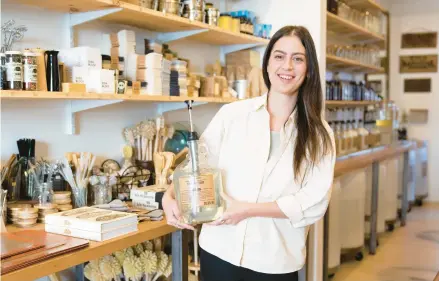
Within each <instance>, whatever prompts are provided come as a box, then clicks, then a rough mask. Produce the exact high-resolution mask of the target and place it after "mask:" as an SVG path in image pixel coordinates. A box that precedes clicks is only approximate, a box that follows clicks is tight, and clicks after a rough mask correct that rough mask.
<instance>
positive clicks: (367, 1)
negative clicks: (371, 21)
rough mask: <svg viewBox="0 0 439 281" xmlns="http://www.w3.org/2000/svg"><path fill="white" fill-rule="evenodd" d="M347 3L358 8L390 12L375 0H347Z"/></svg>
mask: <svg viewBox="0 0 439 281" xmlns="http://www.w3.org/2000/svg"><path fill="white" fill-rule="evenodd" d="M345 2H346V4H347V5H349V6H350V7H352V8H355V9H358V10H367V11H369V12H381V13H388V11H387V10H386V9H384V8H383V7H382V6H381V5H380V4H378V3H377V2H375V1H374V0H345Z"/></svg>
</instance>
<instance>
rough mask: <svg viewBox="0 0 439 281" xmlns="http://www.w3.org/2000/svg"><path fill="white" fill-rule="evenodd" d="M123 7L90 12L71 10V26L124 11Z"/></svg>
mask: <svg viewBox="0 0 439 281" xmlns="http://www.w3.org/2000/svg"><path fill="white" fill-rule="evenodd" d="M122 10H123V9H122V8H109V9H104V10H98V11H90V12H83V13H75V12H72V11H71V14H70V26H71V27H72V26H77V25H80V24H83V23H86V22H89V21H93V20H97V19H100V18H102V17H105V16H108V15H111V14H114V13H117V12H120V11H122Z"/></svg>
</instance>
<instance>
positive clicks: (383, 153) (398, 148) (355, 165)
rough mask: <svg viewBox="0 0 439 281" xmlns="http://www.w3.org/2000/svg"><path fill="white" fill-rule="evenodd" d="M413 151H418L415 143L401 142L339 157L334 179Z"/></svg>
mask: <svg viewBox="0 0 439 281" xmlns="http://www.w3.org/2000/svg"><path fill="white" fill-rule="evenodd" d="M412 149H416V143H415V142H412V141H401V142H399V143H397V144H393V145H385V146H380V147H376V148H372V149H369V150H367V151H360V152H358V153H353V154H352V155H346V156H342V157H339V158H338V159H337V161H336V163H335V168H334V178H337V177H340V176H343V175H345V174H347V173H350V172H352V171H355V170H359V169H364V168H365V167H367V166H369V165H371V164H372V163H374V162H380V161H383V160H386V159H391V158H393V157H395V156H398V155H401V154H403V153H404V152H406V151H409V150H412Z"/></svg>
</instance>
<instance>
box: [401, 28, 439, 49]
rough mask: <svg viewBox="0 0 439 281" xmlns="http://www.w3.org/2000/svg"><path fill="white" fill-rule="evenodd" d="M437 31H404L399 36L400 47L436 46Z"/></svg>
mask: <svg viewBox="0 0 439 281" xmlns="http://www.w3.org/2000/svg"><path fill="white" fill-rule="evenodd" d="M436 46H437V32H421V33H404V34H403V35H402V38H401V48H402V49H412V48H436Z"/></svg>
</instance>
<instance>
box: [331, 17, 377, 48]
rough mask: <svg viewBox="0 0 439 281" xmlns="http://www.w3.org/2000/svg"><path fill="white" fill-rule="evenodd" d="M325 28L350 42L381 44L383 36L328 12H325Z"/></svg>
mask: <svg viewBox="0 0 439 281" xmlns="http://www.w3.org/2000/svg"><path fill="white" fill-rule="evenodd" d="M326 16H327V17H326V19H327V30H328V32H331V33H333V34H337V35H339V36H343V37H345V39H348V41H350V42H351V43H352V44H361V43H369V44H376V45H379V46H381V47H382V46H383V45H384V43H385V38H384V36H383V35H381V34H376V33H374V32H371V31H369V30H367V29H366V28H364V27H361V26H359V25H357V24H355V23H353V22H350V21H348V20H345V19H343V18H341V17H339V16H337V15H334V14H332V13H330V12H326Z"/></svg>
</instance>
